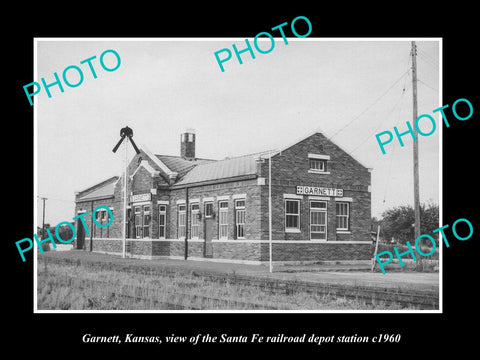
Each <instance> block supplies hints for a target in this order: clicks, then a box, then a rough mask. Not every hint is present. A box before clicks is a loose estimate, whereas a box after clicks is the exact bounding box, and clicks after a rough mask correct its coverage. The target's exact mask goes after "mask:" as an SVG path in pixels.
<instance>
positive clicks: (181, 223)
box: [178, 205, 186, 239]
mask: <svg viewBox="0 0 480 360" xmlns="http://www.w3.org/2000/svg"><path fill="white" fill-rule="evenodd" d="M185 220H186V215H185V205H178V238H179V239H180V238H182V237H183V238H184V237H185Z"/></svg>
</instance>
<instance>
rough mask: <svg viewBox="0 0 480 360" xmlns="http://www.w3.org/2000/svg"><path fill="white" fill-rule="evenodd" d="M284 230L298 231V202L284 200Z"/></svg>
mask: <svg viewBox="0 0 480 360" xmlns="http://www.w3.org/2000/svg"><path fill="white" fill-rule="evenodd" d="M285 229H286V230H289V229H290V230H291V229H300V200H285Z"/></svg>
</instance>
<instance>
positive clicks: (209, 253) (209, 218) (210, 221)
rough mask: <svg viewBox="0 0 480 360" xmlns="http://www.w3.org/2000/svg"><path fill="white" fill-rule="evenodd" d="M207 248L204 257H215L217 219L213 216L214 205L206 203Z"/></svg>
mask: <svg viewBox="0 0 480 360" xmlns="http://www.w3.org/2000/svg"><path fill="white" fill-rule="evenodd" d="M204 214H205V248H204V257H206V258H211V257H213V245H212V238H213V235H214V229H215V217H214V214H213V203H210V202H208V203H205V211H204Z"/></svg>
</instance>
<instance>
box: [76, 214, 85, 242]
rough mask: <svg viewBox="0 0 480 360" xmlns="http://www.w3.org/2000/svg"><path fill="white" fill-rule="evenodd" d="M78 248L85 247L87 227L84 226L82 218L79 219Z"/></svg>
mask: <svg viewBox="0 0 480 360" xmlns="http://www.w3.org/2000/svg"><path fill="white" fill-rule="evenodd" d="M76 228H77V241H76V245H77V249H84V248H85V229H84V228H83V224H82V221H81V219H77V226H76Z"/></svg>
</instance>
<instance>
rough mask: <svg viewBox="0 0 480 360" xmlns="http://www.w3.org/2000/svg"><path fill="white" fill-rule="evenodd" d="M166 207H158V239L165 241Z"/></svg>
mask: <svg viewBox="0 0 480 360" xmlns="http://www.w3.org/2000/svg"><path fill="white" fill-rule="evenodd" d="M166 215H167V207H166V206H165V205H160V206H159V207H158V237H159V238H160V239H165V223H166Z"/></svg>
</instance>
